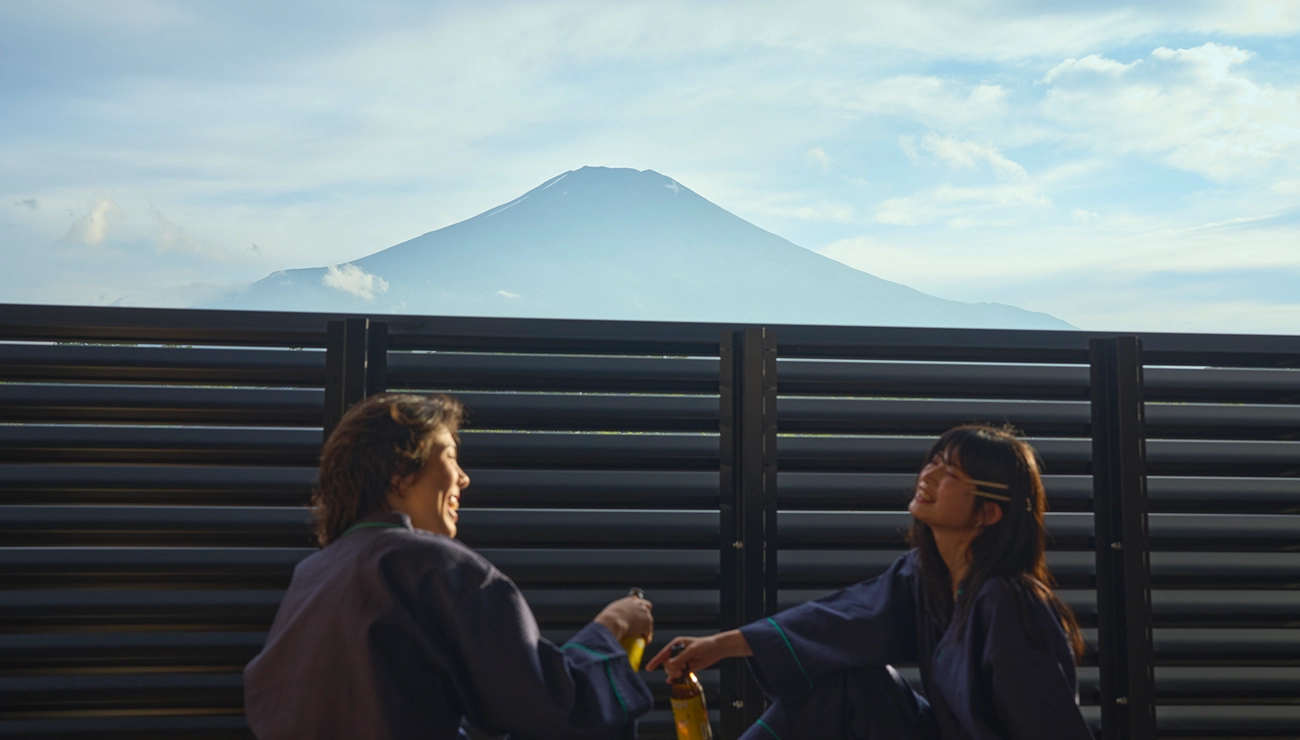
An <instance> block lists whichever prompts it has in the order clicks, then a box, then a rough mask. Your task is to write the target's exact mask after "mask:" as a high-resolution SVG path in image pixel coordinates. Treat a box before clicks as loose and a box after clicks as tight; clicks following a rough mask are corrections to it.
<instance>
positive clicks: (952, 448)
mask: <svg viewBox="0 0 1300 740" xmlns="http://www.w3.org/2000/svg"><path fill="white" fill-rule="evenodd" d="M936 457H937V458H940V459H945V460H947V461H949V462H951V463H954V464H955V465H956V466H957V467H958V468H960V469H961V471H962V472H963V473H965V474H966V476H967V477H969V478H973V479H975V480H979V481H990V482H993V483H1000V484H1002V485H1005V486H1007V488H1006V489H1005V490H1003V489H1000V488H999V489H998V491H999V492H1000V493H1003V494H1005V495H1006V496H1007V497H1008V498H1009V499H1010V500H1009V501H1000V500H992V499H989V498H984V497H979V496H971V512H972V514H973V513H974V511H975V507H976V506H980V505H982V504H984V503H990V504H993V505H995V506H999V507H1001V508H1002V518H1001V519H1000V520H998V522H997V523H996V524H993V525H991V526H989V527H988V528H987V529H985V530H984V531H983V532H982V533H980V535H979V536H978V537H976V538H975V540H974V541H973V542H972V543H971V548H970V550H971V566H970V571H969V572H968V573H967V574H966V577H965V578H964V579H963V580H962V582H961V584H959V594H961V596H960V597H959V598H958V599H957V601H956V603H955V604H954V603H953V595H952V576H951V575H950V574H949V572H948V566H947V565H946V564H945V563H944V561H943V558H942V557H941V556H940V555H939V549H938V547H937V546H936V545H935V542H934V533H933V532H932V531H931V530H930V527H929V525H927V524H925V523H923V522H921V521H918V520H913V522H912V529H911V531H910V532H908V536H907V538H908V543H909V544H911V545H912V546H913V547H916V548H917V549H918V550H919V553H920V560H921V590H922V592H923V600H924V602H925V610H926V613H927V616H928V617H929V618H930V619H932V620H935V621H936V622H937V623H938V624H946V623H948V621H949V620H950V619H952V620H956V622H957V629H958V634H961V630H962V629H963V628H964V625H965V623H966V620H967V619H968V618H969V616H970V605H971V602H972V601H973V600H974V598H975V595H976V594H978V593H979V592H980V589H981V588H983V586H984V583H985V582H986V581H988V579H990V578H997V577H1001V578H1005V579H1007V582H1008V583H1010V584H1011V585H1012V590H1013V592H1014V594H1015V597H1016V599H1017V603H1018V605H1019V606H1020V611H1021V617H1022V621H1025V620H1024V619H1023V617H1024V616H1025V613H1026V612H1025V605H1026V604H1025V599H1031V598H1037V599H1040V600H1042V601H1045V602H1047V603H1048V604H1049V605H1050V606H1052V607H1053V608H1054V609H1055V610H1056V613H1057V615H1058V616H1059V618H1060V620H1061V627H1062V628H1063V629H1064V630H1065V634H1066V637H1068V638H1069V640H1070V646H1071V647H1072V648H1073V649H1074V654H1075V656H1076V658H1077V657H1079V656H1082V654H1083V635H1082V634H1081V633H1080V632H1079V624H1078V622H1077V621H1076V620H1075V618H1074V612H1073V611H1072V610H1071V609H1070V607H1069V606H1067V605H1066V604H1065V603H1064V602H1062V601H1061V600H1060V599H1059V598H1058V597H1057V596H1056V594H1055V593H1054V592H1053V591H1052V587H1053V586H1055V585H1056V582H1055V580H1054V579H1053V578H1052V574H1051V573H1050V572H1049V571H1048V570H1047V559H1046V557H1045V556H1044V549H1045V545H1046V539H1047V530H1046V528H1045V527H1044V524H1043V514H1044V513H1045V512H1046V511H1047V492H1046V490H1044V488H1043V479H1042V477H1041V476H1040V475H1039V472H1038V471H1039V467H1040V462H1039V458H1038V453H1037V451H1035V450H1034V448H1033V447H1031V446H1030V445H1029V443H1027V442H1025V441H1024V440H1022V439H1019V438H1018V437H1016V435H1015V433H1014V431H1013V430H1011V429H1007V428H997V427H991V426H986V425H983V424H968V425H965V426H959V427H956V428H954V429H949V430H948V431H947V432H944V433H943V435H942V436H941V437H939V440H938V441H937V442H935V443H934V446H933V447H931V448H930V454H929V455H928V456H927V457H926V463H927V464H928V463H930V462H931V461H933V460H934V459H935V458H936ZM1026 626H1028V625H1026ZM1030 634H1031V635H1032V634H1033V631H1031V632H1030Z"/></svg>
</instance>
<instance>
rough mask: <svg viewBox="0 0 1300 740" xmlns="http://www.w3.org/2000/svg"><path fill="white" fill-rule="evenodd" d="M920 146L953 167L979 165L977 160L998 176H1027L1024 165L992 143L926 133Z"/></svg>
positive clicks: (1017, 177)
mask: <svg viewBox="0 0 1300 740" xmlns="http://www.w3.org/2000/svg"><path fill="white" fill-rule="evenodd" d="M921 148H923V149H925V150H926V151H928V152H930V153H931V154H933V155H934V156H935V157H937V158H939V159H940V160H942V161H944V162H946V163H947V164H948V166H950V167H953V168H961V167H971V168H974V167H978V166H979V162H987V163H988V164H989V165H990V166H991V167H992V169H993V172H994V173H995V174H997V175H998V176H999V177H1011V178H1015V179H1020V180H1023V179H1026V178H1028V175H1027V174H1026V173H1025V168H1024V167H1021V166H1020V165H1019V164H1017V163H1015V162H1012V161H1011V160H1009V159H1007V158H1006V157H1004V156H1002V153H1001V152H999V151H998V149H997V147H995V146H992V145H988V144H977V143H975V142H973V141H961V140H959V139H955V138H953V137H951V136H940V135H938V134H936V133H928V134H926V135H925V136H924V137H923V138H922V139H921Z"/></svg>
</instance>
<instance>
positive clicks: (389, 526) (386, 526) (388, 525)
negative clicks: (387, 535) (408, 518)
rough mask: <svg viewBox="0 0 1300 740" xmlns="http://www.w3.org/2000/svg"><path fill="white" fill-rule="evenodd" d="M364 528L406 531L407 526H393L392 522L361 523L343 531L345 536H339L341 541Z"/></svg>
mask: <svg viewBox="0 0 1300 740" xmlns="http://www.w3.org/2000/svg"><path fill="white" fill-rule="evenodd" d="M364 527H383V528H384V529H406V525H404V524H393V523H392V522H361V523H360V524H353V525H352V526H351V527H348V528H347V529H345V530H343V534H341V535H339V539H342V538H344V537H347V536H348V535H350V534H352V533H353V532H354V531H356V530H358V529H362V528H364Z"/></svg>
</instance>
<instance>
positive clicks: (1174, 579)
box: [1151, 552, 1300, 589]
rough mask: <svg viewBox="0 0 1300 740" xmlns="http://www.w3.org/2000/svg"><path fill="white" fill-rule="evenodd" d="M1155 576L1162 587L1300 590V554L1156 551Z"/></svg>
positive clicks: (1153, 556)
mask: <svg viewBox="0 0 1300 740" xmlns="http://www.w3.org/2000/svg"><path fill="white" fill-rule="evenodd" d="M1151 573H1152V581H1153V583H1154V584H1155V585H1157V586H1160V587H1162V588H1225V589H1231V588H1242V589H1256V588H1300V553H1296V552H1153V553H1151Z"/></svg>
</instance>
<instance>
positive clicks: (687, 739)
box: [671, 643, 713, 740]
mask: <svg viewBox="0 0 1300 740" xmlns="http://www.w3.org/2000/svg"><path fill="white" fill-rule="evenodd" d="M684 649H686V646H685V645H682V644H680V643H679V644H677V645H673V647H672V657H674V658H675V657H677V655H678V654H680V653H681V652H682V650H684ZM671 701H672V705H673V723H674V724H675V725H677V740H713V727H712V726H711V725H710V724H709V709H708V707H706V706H705V705H704V687H703V686H701V685H700V679H698V678H696V677H695V674H694V673H692V672H691V671H689V670H688V671H686V672H684V673H682V675H680V676H678V677H677V678H676V679H674V680H673V682H672V694H671Z"/></svg>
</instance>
